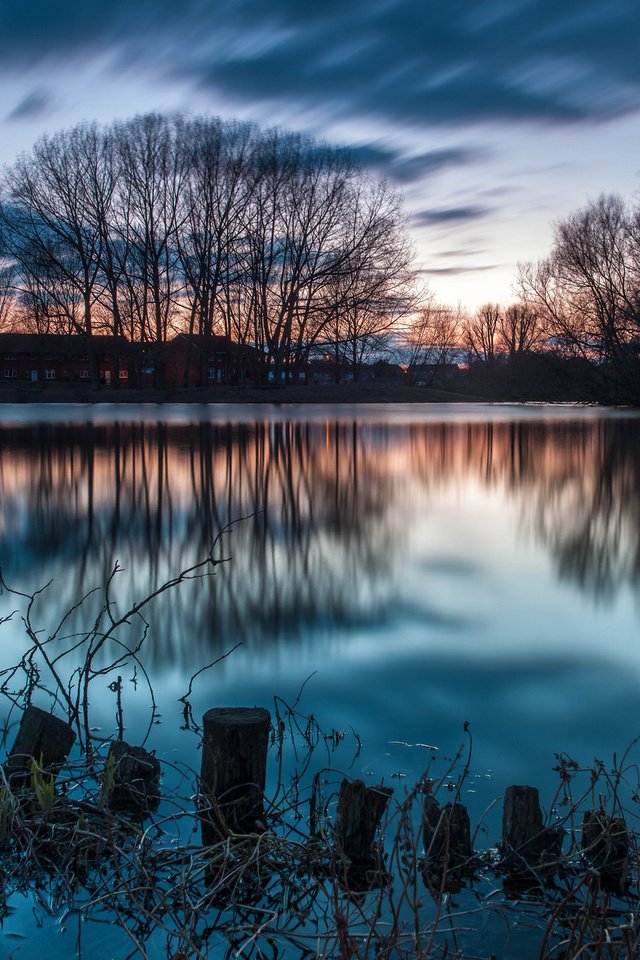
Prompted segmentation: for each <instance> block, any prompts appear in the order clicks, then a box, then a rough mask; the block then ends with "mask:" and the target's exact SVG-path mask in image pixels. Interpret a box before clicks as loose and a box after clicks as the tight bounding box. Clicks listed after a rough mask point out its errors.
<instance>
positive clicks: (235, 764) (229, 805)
mask: <svg viewBox="0 0 640 960" xmlns="http://www.w3.org/2000/svg"><path fill="white" fill-rule="evenodd" d="M270 726H271V714H270V713H269V711H268V710H265V709H264V708H262V707H215V708H214V709H212V710H207V712H206V713H205V715H204V717H203V727H204V733H203V742H202V767H201V774H200V795H201V810H200V814H201V823H202V842H203V844H204V845H205V846H209V845H210V844H212V843H215V842H216V840H219V839H220V838H221V837H225V836H228V835H229V833H255V832H256V831H262V830H264V787H265V780H266V773H267V749H268V746H269V730H270Z"/></svg>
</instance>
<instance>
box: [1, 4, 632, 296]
mask: <svg viewBox="0 0 640 960" xmlns="http://www.w3.org/2000/svg"><path fill="white" fill-rule="evenodd" d="M639 21H640V15H639V13H638V9H637V4H636V3H635V2H634V0H610V2H609V3H607V4H602V3H599V2H596V0H564V2H563V3H562V4H558V3H556V2H553V0H529V2H525V3H517V4H514V3H512V2H508V3H507V2H498V0H482V2H478V0H455V2H447V3H442V4H436V3H425V2H423V0H392V2H389V3H371V2H369V0H356V2H352V3H349V4H344V3H342V4H338V3H332V2H327V3H323V4H321V5H318V4H307V5H304V4H301V3H299V2H298V0H275V2H273V3H270V4H267V5H265V4H262V3H260V2H259V0H221V2H219V3H216V4H215V5H206V4H202V3H200V2H199V0H186V2H185V3H183V4H175V3H170V2H166V3H157V2H155V0H154V2H152V0H132V2H129V3H126V4H125V3H124V2H117V0H110V2H107V0H92V2H91V3H80V2H79V0H63V2H61V3H58V4H51V3H48V2H46V0H34V2H31V3H29V4H18V3H14V4H3V6H2V9H0V64H1V65H2V66H1V67H0V83H2V90H3V98H2V104H3V106H2V110H3V114H2V115H0V160H2V161H11V160H12V159H13V158H14V157H15V155H16V153H17V152H18V151H19V150H20V149H25V148H28V147H29V145H30V144H31V143H32V142H33V139H34V138H35V137H36V136H37V135H39V134H40V133H42V132H43V131H45V130H47V131H49V132H52V131H54V130H55V129H57V128H59V127H61V126H67V125H69V124H72V123H75V122H78V121H79V120H81V119H87V118H88V119H91V118H97V119H99V120H101V121H107V120H111V119H114V118H119V117H124V116H129V115H131V114H132V113H135V112H142V111H148V110H172V109H185V110H190V111H207V112H213V113H219V114H221V115H223V116H240V117H243V118H247V119H254V120H257V121H258V122H260V123H278V124H283V125H285V126H288V127H295V128H296V129H306V130H309V131H311V132H312V133H314V134H315V135H319V136H321V137H324V138H326V139H329V140H330V141H331V142H335V143H343V144H346V145H348V146H350V147H352V148H354V149H355V150H356V151H357V152H358V153H359V155H360V156H361V158H362V160H363V161H364V162H366V163H367V164H368V165H370V166H371V168H372V169H373V170H374V171H375V172H376V173H382V174H384V175H386V176H388V177H389V178H390V179H391V180H392V181H394V182H395V183H397V184H398V185H399V186H400V187H401V188H402V189H403V191H404V192H405V193H406V197H407V207H408V210H409V212H410V214H411V215H412V218H413V226H412V231H413V235H414V238H415V240H416V243H417V246H418V251H419V255H420V261H421V264H422V266H423V269H424V270H425V277H426V278H427V279H428V280H429V282H430V283H431V284H432V286H433V288H434V289H435V291H436V292H437V293H438V295H440V296H441V297H443V298H447V299H449V300H457V299H458V298H461V299H462V300H463V301H464V302H466V303H468V304H470V305H475V304H476V303H477V302H479V301H482V300H483V299H487V298H494V299H495V298H499V299H503V300H506V299H509V298H510V297H511V295H512V291H511V283H512V281H513V275H514V269H515V265H516V262H517V261H518V260H519V259H529V258H535V257H537V256H540V255H544V254H545V253H546V251H547V249H548V245H549V241H550V237H551V229H550V221H551V220H552V219H553V218H555V217H557V216H562V215H563V214H566V213H567V212H568V211H569V210H571V209H572V208H574V207H576V206H577V205H580V204H582V203H584V202H585V200H586V199H587V197H588V196H591V197H593V196H595V195H597V194H598V193H600V192H602V191H611V190H617V191H620V192H622V193H624V194H625V195H626V196H627V197H630V196H631V195H632V193H633V192H634V190H635V189H636V188H637V156H638V145H639V144H638V125H637V109H638V106H637V105H638V87H639V85H640V69H639V68H638V58H637V50H636V46H637V37H638V26H639Z"/></svg>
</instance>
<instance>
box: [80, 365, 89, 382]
mask: <svg viewBox="0 0 640 960" xmlns="http://www.w3.org/2000/svg"><path fill="white" fill-rule="evenodd" d="M80 379H81V380H88V379H89V368H88V367H82V368H81V369H80Z"/></svg>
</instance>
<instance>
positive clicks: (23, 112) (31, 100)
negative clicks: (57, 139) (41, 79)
mask: <svg viewBox="0 0 640 960" xmlns="http://www.w3.org/2000/svg"><path fill="white" fill-rule="evenodd" d="M50 106H51V100H50V97H49V95H48V94H47V93H45V91H44V90H42V89H40V88H36V89H35V90H32V91H31V93H28V94H27V95H26V97H23V98H22V100H21V101H20V102H19V103H18V104H17V105H16V106H15V107H14V108H13V110H12V111H11V112H10V113H9V114H7V120H32V119H34V118H35V117H40V116H44V114H46V113H47V112H48V110H49V107H50Z"/></svg>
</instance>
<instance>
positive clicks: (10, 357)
mask: <svg viewBox="0 0 640 960" xmlns="http://www.w3.org/2000/svg"><path fill="white" fill-rule="evenodd" d="M4 358H5V360H17V359H18V358H17V357H16V355H15V353H5V355H4Z"/></svg>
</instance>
